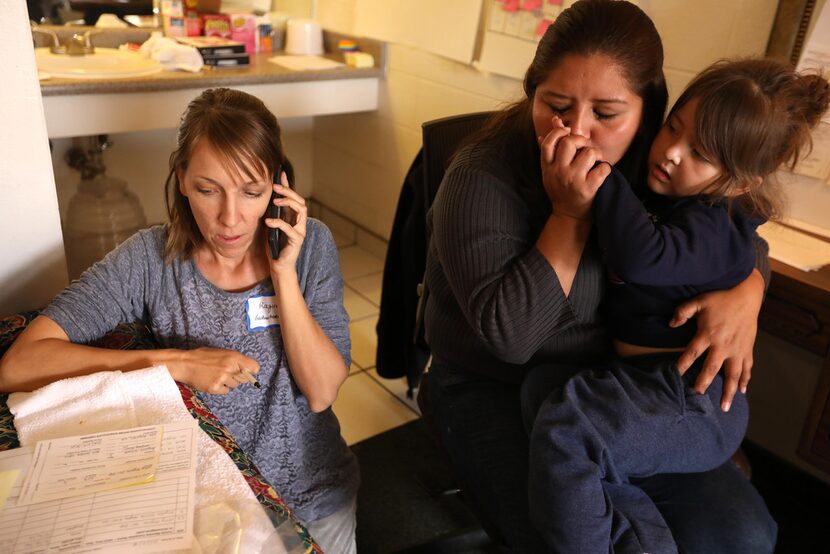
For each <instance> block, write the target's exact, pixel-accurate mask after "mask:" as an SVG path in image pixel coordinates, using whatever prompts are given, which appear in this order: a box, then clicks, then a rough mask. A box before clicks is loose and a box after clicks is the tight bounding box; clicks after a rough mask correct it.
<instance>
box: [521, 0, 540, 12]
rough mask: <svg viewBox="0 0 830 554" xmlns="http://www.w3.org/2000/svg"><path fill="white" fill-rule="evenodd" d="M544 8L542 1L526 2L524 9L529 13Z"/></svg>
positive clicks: (529, 0) (527, 0)
mask: <svg viewBox="0 0 830 554" xmlns="http://www.w3.org/2000/svg"><path fill="white" fill-rule="evenodd" d="M541 8H542V0H524V2H523V3H522V9H523V10H525V11H527V12H535V11H536V10H539V9H541Z"/></svg>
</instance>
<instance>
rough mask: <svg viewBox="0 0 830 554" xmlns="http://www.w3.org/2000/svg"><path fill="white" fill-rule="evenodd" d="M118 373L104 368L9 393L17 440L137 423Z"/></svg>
mask: <svg viewBox="0 0 830 554" xmlns="http://www.w3.org/2000/svg"><path fill="white" fill-rule="evenodd" d="M120 377H121V372H120V371H103V372H101V373H95V374H92V375H86V376H84V377H71V378H69V379H63V380H62V381H58V382H55V383H52V384H50V385H46V386H45V387H43V388H41V389H39V390H37V391H35V392H16V393H14V394H12V395H9V399H8V405H9V409H10V410H11V412H12V414H13V415H14V426H15V428H16V429H17V437H18V439H19V440H20V444H22V445H23V446H28V445H34V444H36V443H37V442H38V441H41V440H45V439H53V438H56V437H71V436H75V435H85V434H91V433H101V432H103V431H112V430H116V429H129V428H131V427H138V426H139V423H138V418H137V417H136V413H135V407H134V405H133V402H132V399H131V398H130V396H129V395H128V394H126V393H125V392H124V389H123V388H122V387H121V379H120Z"/></svg>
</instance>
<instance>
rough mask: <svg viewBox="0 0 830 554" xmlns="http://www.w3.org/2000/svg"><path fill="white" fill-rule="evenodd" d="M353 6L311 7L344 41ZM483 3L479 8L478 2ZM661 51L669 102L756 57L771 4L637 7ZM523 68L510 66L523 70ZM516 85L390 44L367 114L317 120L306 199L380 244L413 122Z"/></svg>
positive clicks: (680, 2) (487, 102)
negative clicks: (706, 75) (647, 17)
mask: <svg viewBox="0 0 830 554" xmlns="http://www.w3.org/2000/svg"><path fill="white" fill-rule="evenodd" d="M356 1H357V0H317V19H318V20H319V21H320V22H321V23H322V25H323V26H324V27H325V28H329V29H334V30H338V31H342V32H351V31H352V28H353V22H354V9H355V3H356ZM487 4H489V2H488V3H487ZM640 4H641V5H643V6H644V7H645V9H646V10H647V11H648V12H649V13H650V14H651V15H652V17H653V19H654V21H655V24H656V25H657V28H658V30H659V31H660V34H661V36H662V37H663V41H664V44H665V50H666V64H665V69H666V75H667V77H668V80H669V88H670V93H671V94H672V98H675V97H676V96H677V95H678V94H679V92H680V90H681V89H682V88H683V86H684V85H685V84H686V83H687V82H688V81H689V79H691V77H692V76H693V75H694V74H695V73H696V72H697V71H699V70H700V69H702V68H703V67H705V66H706V65H708V64H709V63H711V62H712V61H714V60H716V59H718V58H720V57H724V56H734V55H749V54H760V53H763V52H764V50H765V48H766V43H767V38H768V36H769V31H770V29H771V27H772V21H773V17H774V15H775V9H776V6H777V0H732V1H730V2H722V1H721V0H699V1H695V2H692V1H691V0H653V1H651V2H646V1H641V2H640ZM529 62H530V60H524V61H517V63H521V64H522V65H523V66H525V65H527V64H528V63H529ZM520 92H521V86H520V82H519V81H518V80H514V79H509V78H506V77H499V76H495V75H486V74H483V73H481V72H479V71H478V70H476V69H475V68H473V67H471V66H469V65H464V64H461V63H457V62H452V61H449V60H447V59H444V58H441V57H439V56H436V55H432V54H428V53H426V52H423V51H420V50H417V49H414V48H409V47H406V46H400V45H395V44H392V45H390V47H389V68H388V73H387V78H386V80H385V82H384V83H383V84H382V90H381V105H380V108H379V109H378V110H377V111H376V112H372V113H365V114H353V115H344V116H327V117H320V118H317V120H316V121H315V126H314V151H313V153H314V156H313V158H314V165H315V168H314V186H313V191H314V197H315V198H317V199H318V200H320V201H321V202H322V203H324V204H326V205H328V206H330V207H332V208H334V209H336V210H338V211H340V212H341V213H343V214H344V215H346V216H347V217H350V218H352V219H354V220H355V221H357V222H360V223H361V224H362V225H364V226H366V227H368V228H369V229H370V230H371V231H373V232H375V233H377V234H378V235H380V236H383V237H387V238H388V237H389V233H390V230H391V225H392V218H393V216H394V212H395V205H396V201H397V197H398V193H399V192H400V188H401V184H402V182H403V178H404V176H405V174H406V170H407V168H408V167H409V164H410V163H411V161H412V159H413V158H414V156H415V154H416V153H417V151H418V148H419V147H420V143H421V127H420V126H421V123H423V122H424V121H428V120H430V119H434V118H437V117H444V116H448V115H453V114H458V113H464V112H474V111H480V110H490V109H495V108H498V107H499V106H500V105H503V104H504V103H506V102H509V101H512V100H515V99H516V98H518V95H519V94H520Z"/></svg>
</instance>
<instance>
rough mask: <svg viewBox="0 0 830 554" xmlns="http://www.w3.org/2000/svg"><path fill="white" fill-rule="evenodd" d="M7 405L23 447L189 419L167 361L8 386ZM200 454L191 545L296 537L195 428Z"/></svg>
mask: <svg viewBox="0 0 830 554" xmlns="http://www.w3.org/2000/svg"><path fill="white" fill-rule="evenodd" d="M8 405H9V409H10V410H11V412H12V415H14V426H15V428H16V429H17V433H18V437H19V439H20V444H21V445H24V446H26V445H33V444H35V443H36V442H37V441H39V440H45V439H56V438H61V437H68V436H75V435H81V434H87V433H98V432H102V431H114V430H118V429H127V428H131V427H143V426H146V425H161V424H165V423H174V422H177V421H187V420H190V419H192V416H191V415H190V412H189V411H188V410H187V408H186V407H185V405H184V402H183V401H182V397H181V394H180V393H179V388H178V386H177V385H176V383H175V381H173V378H172V377H170V372H169V371H168V370H167V368H166V367H165V366H156V367H152V368H147V369H140V370H136V371H127V372H120V371H104V372H100V373H94V374H92V375H85V376H82V377H72V378H68V379H63V380H61V381H56V382H54V383H52V384H49V385H46V386H45V387H42V388H40V389H38V390H36V391H34V392H16V393H13V394H11V395H9V398H8ZM197 460H198V461H197V464H198V465H197V471H196V475H197V481H196V515H195V522H194V530H195V535H196V538H197V539H198V541H194V547H193V550H192V552H200V553H204V552H222V551H224V547H226V546H227V545H228V544H229V543H232V544H239V549H238V550H237V551H238V552H279V553H281V552H286V550H285V547H284V545H283V541H282V540H281V539H280V538H279V534H282V533H285V536H286V537H287V538H293V537H292V534H293V536H294V537H296V533H294V531H293V529H291V527H292V525H291V524H290V522H287V524H285V525H281V526H280V529H277V530H275V529H274V526H273V524H272V523H271V520H270V519H269V517H268V515H267V514H266V513H265V511H264V509H263V508H262V506H261V505H260V504H259V502H258V501H257V499H256V497H255V496H254V493H253V491H251V488H250V487H249V486H248V483H247V482H246V481H245V478H244V477H243V476H242V474H241V473H240V472H239V470H238V468H237V467H236V464H235V463H234V462H233V460H231V458H230V457H229V456H228V455H227V453H226V452H225V451H224V450H223V449H222V447H221V446H219V445H218V444H216V443H215V442H214V441H213V440H212V439H211V438H210V437H209V436H208V435H207V434H205V433H204V432H200V433H199V442H198V457H197ZM223 530H224V531H225V532H224V533H223V532H222V531H223ZM197 543H198V545H197Z"/></svg>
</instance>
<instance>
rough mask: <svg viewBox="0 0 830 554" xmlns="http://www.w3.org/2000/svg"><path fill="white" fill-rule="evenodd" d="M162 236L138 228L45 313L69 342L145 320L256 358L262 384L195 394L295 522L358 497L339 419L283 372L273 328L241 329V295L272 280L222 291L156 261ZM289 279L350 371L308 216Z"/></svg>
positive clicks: (184, 340)
mask: <svg viewBox="0 0 830 554" xmlns="http://www.w3.org/2000/svg"><path fill="white" fill-rule="evenodd" d="M166 238H167V232H166V228H165V227H163V226H156V227H152V228H150V229H145V230H142V231H139V232H138V233H136V234H135V235H133V236H132V237H131V238H129V239H128V240H127V241H125V242H124V243H122V244H121V245H119V246H118V247H117V248H116V249H115V250H114V251H112V252H111V253H110V254H108V255H107V256H106V257H105V258H104V259H103V260H102V261H100V262H98V263H96V264H95V265H94V266H92V267H91V268H90V269H89V270H87V271H86V272H85V273H84V274H83V275H82V276H81V278H80V279H79V280H77V281H75V282H73V283H72V284H71V285H70V286H69V287H68V288H67V289H66V290H64V291H63V292H62V293H60V294H59V295H58V296H57V297H56V298H55V299H54V300H53V302H52V303H51V304H50V305H49V307H48V308H46V310H45V311H44V312H43V313H44V315H46V316H48V317H49V318H50V319H52V320H54V321H55V322H57V323H58V325H60V326H61V327H62V328H63V329H64V331H65V332H66V334H67V335H68V336H69V339H70V340H71V341H72V342H79V343H85V342H89V341H91V340H94V339H96V338H99V337H101V336H102V335H104V334H105V333H106V332H107V331H109V330H110V329H112V328H113V327H114V326H115V325H117V324H118V323H121V322H131V321H135V320H143V321H144V322H145V323H147V324H148V325H149V327H150V328H151V329H152V331H153V333H154V335H155V338H156V340H157V341H158V342H159V344H160V345H161V346H163V347H166V348H184V349H187V348H196V347H200V346H212V347H217V348H228V349H233V350H237V351H239V352H241V353H243V354H245V355H247V356H250V357H251V358H254V359H255V360H257V362H259V364H260V372H259V375H258V376H257V379H258V380H259V382H260V383H261V385H262V388H260V389H257V388H255V387H253V386H252V385H248V384H245V385H241V386H239V387H237V388H236V389H233V390H231V391H230V392H229V393H228V394H227V395H212V394H207V393H200V394H199V396H200V397H201V398H202V400H203V401H204V402H205V404H207V406H208V407H209V408H210V410H211V411H212V412H213V413H214V414H215V415H216V416H217V417H218V418H219V419H220V420H221V421H222V423H224V424H225V425H226V426H227V427H228V429H229V430H230V432H231V434H232V435H233V436H234V438H235V439H236V441H237V442H238V443H239V446H240V447H241V448H242V450H243V451H244V452H245V453H247V454H248V455H249V456H250V457H251V458H252V459H253V461H254V463H255V464H256V465H257V467H258V468H259V470H260V471H261V472H262V473H263V475H264V476H265V478H266V479H267V480H268V481H269V482H270V483H271V485H273V486H274V488H275V489H276V490H277V491H278V492H279V493H280V495H281V496H282V498H283V499H284V500H285V502H286V504H288V506H289V507H291V508H292V509H293V510H294V511H295V512H296V513H297V515H298V516H299V517H300V519H302V520H304V521H316V520H318V519H320V518H323V517H325V516H328V515H330V514H332V513H334V512H335V511H337V510H338V509H340V508H343V507H344V506H346V505H347V503H349V502H351V501H352V499H353V498H354V497H355V495H356V493H357V487H358V470H357V462H356V459H355V457H354V455H353V454H352V453H351V451H350V450H349V448H348V447H347V446H346V443H345V442H344V441H343V439H342V437H341V436H340V425H339V424H338V422H337V418H336V417H335V415H334V413H333V412H332V410H331V409H327V410H325V411H323V412H321V413H314V412H312V411H311V410H310V409H309V407H308V402H307V401H306V398H305V397H304V396H303V394H302V393H301V392H300V390H299V389H298V388H297V385H296V384H295V383H294V380H293V379H292V377H291V373H290V371H289V369H288V365H287V361H286V357H285V353H284V351H283V348H282V337H281V335H280V327H279V325H272V326H270V327H266V328H255V329H254V330H250V329H249V322H248V318H247V313H246V310H247V307H248V299H249V298H252V297H256V296H260V295H266V296H270V295H273V294H274V289H273V286H272V284H271V280H270V279H266V280H264V281H262V282H260V283H258V284H257V285H255V286H254V287H253V288H251V289H250V290H247V291H244V292H227V291H224V290H222V289H220V288H217V287H216V286H215V285H213V284H212V283H210V282H209V281H208V280H207V279H206V278H205V277H204V276H203V275H202V274H201V273H200V272H199V270H198V269H197V267H196V265H195V263H194V262H193V260H192V259H190V260H181V259H177V260H174V261H173V262H172V263H169V264H166V263H164V260H163V251H164V245H165V241H166ZM297 273H298V277H299V281H300V289H301V290H302V291H303V296H304V298H305V301H306V303H307V305H308V307H309V310H310V311H311V314H312V316H313V317H314V319H315V320H316V321H317V323H318V324H319V325H320V327H322V329H323V331H324V332H325V333H326V335H327V336H328V337H329V338H330V339H331V340H332V342H333V343H334V345H335V346H336V347H337V349H338V350H339V351H340V354H341V355H342V356H343V359H344V361H345V362H346V365H347V366H348V365H349V363H350V355H349V350H350V343H349V328H348V316H347V315H346V312H345V310H344V308H343V281H342V277H341V274H340V266H339V261H338V256H337V250H336V248H335V245H334V240H333V239H332V236H331V233H330V232H329V230H328V228H326V226H325V225H323V224H322V223H321V222H319V221H317V220H314V219H311V218H309V220H308V232H307V236H306V238H305V242H304V243H303V247H302V250H301V252H300V255H299V259H298V261H297Z"/></svg>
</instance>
